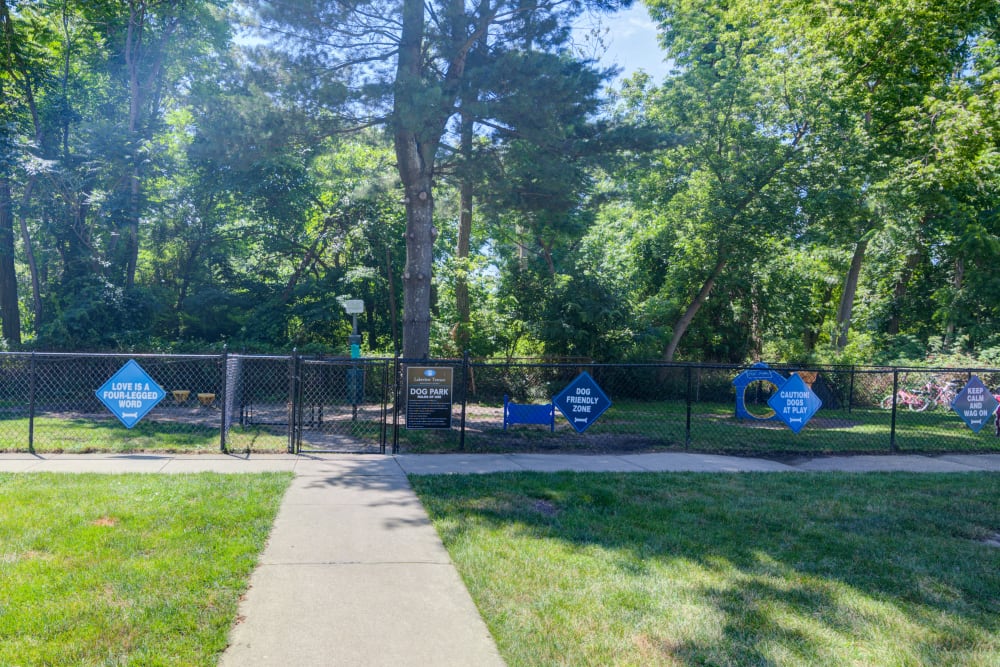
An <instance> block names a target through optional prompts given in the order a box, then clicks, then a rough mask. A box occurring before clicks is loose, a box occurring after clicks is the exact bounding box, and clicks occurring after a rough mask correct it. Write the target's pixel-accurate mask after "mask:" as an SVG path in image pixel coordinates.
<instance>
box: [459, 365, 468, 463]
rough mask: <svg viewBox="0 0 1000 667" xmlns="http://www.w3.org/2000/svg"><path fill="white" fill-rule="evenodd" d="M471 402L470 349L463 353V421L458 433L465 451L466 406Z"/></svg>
mask: <svg viewBox="0 0 1000 667" xmlns="http://www.w3.org/2000/svg"><path fill="white" fill-rule="evenodd" d="M468 402H469V351H468V350H466V351H465V352H463V353H462V421H461V426H460V429H459V434H458V449H459V451H463V452H464V451H465V406H466V403H468Z"/></svg>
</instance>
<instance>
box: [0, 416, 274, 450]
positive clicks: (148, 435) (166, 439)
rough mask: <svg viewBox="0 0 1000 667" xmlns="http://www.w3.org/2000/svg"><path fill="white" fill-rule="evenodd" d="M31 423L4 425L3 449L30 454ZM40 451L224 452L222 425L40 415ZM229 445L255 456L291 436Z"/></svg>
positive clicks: (262, 436) (265, 434) (252, 434)
mask: <svg viewBox="0 0 1000 667" xmlns="http://www.w3.org/2000/svg"><path fill="white" fill-rule="evenodd" d="M28 429H29V425H28V419H27V418H23V419H5V420H2V421H0V451H7V452H23V451H27V450H28ZM34 429H35V433H34V449H35V451H36V452H41V453H52V452H66V453H89V452H115V453H127V452H141V451H158V452H177V453H185V452H188V453H195V452H217V451H219V450H220V449H221V442H220V438H219V426H217V425H212V426H208V425H205V424H197V423H194V424H192V423H185V422H178V421H155V420H145V421H141V422H139V423H138V424H136V425H135V426H133V427H132V428H130V429H129V428H125V427H124V426H123V425H122V424H121V423H120V422H118V420H116V419H114V418H113V417H108V418H105V419H83V418H66V419H59V418H53V417H36V418H35V420H34ZM227 447H228V448H231V449H234V450H246V449H252V450H253V451H256V452H283V451H287V449H288V437H287V435H285V434H284V433H275V431H274V430H273V429H268V428H267V427H253V426H250V427H241V426H234V427H232V428H231V429H230V431H229V435H228V438H227Z"/></svg>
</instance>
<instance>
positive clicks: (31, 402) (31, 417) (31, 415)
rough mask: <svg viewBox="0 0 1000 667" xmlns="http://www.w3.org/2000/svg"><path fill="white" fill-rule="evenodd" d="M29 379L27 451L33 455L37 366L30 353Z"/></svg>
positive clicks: (33, 356)
mask: <svg viewBox="0 0 1000 667" xmlns="http://www.w3.org/2000/svg"><path fill="white" fill-rule="evenodd" d="M30 373H31V377H30V378H29V380H28V382H29V389H28V394H29V396H28V451H29V452H30V453H32V454H34V453H35V392H36V390H37V387H38V378H37V377H36V373H37V366H36V365H35V353H34V352H32V353H31V371H30Z"/></svg>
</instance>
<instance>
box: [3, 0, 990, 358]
mask: <svg viewBox="0 0 1000 667" xmlns="http://www.w3.org/2000/svg"><path fill="white" fill-rule="evenodd" d="M404 4H405V3H404ZM446 4H447V3H446ZM615 4H616V3H607V2H595V3H590V5H591V6H593V7H596V8H598V9H607V8H609V7H613V6H614V5H615ZM407 6H409V5H407ZM442 6H444V5H442ZM447 6H448V7H452V6H453V5H452V4H447ZM648 6H649V9H650V12H651V15H652V16H653V17H654V19H655V20H656V21H657V23H658V24H659V26H660V28H661V44H662V48H663V51H664V53H663V55H664V57H665V58H667V59H669V62H671V63H672V66H673V69H672V72H671V73H670V74H669V75H668V76H667V77H666V78H665V80H663V81H660V82H657V81H652V80H650V79H649V77H646V76H645V75H642V74H641V73H640V74H638V75H635V76H633V77H632V78H631V79H629V80H626V81H625V82H623V83H622V85H621V87H620V88H621V89H620V90H617V91H613V90H612V91H602V87H603V86H606V85H607V83H608V81H609V78H608V77H609V72H606V71H602V70H600V69H599V68H598V67H597V66H596V64H595V63H594V62H593V61H592V60H588V59H587V58H585V57H584V56H582V55H581V54H580V53H579V52H578V51H576V50H574V47H573V44H572V42H571V41H570V40H569V39H568V33H567V32H566V28H567V26H568V25H569V21H571V20H572V19H573V17H574V16H575V15H576V14H577V13H578V12H579V11H580V10H581V9H582V8H583V7H584V4H583V3H568V4H564V3H548V4H546V3H538V8H536V10H533V11H538V12H542V13H538V14H533V16H535V17H536V18H538V19H539V20H537V21H534V20H525V15H524V14H523V13H521V12H517V11H513V12H512V13H509V14H508V13H506V12H508V10H509V9H510V7H509V6H508V4H505V3H500V2H497V3H493V4H491V3H479V4H469V5H465V6H463V5H462V3H459V5H455V6H454V7H453V9H455V13H449V12H450V11H451V10H449V11H448V12H445V11H443V10H442V11H441V12H437V11H435V12H428V14H427V15H426V16H425V17H424V19H423V24H422V25H423V26H424V28H423V30H424V32H423V33H421V39H423V40H425V41H424V43H425V44H426V45H427V46H426V49H425V56H426V58H427V60H426V61H421V63H420V65H419V66H420V67H422V68H424V69H423V70H420V71H421V72H423V73H422V74H420V76H419V77H417V78H416V79H414V80H413V81H412V82H411V84H412V85H411V84H406V85H405V86H404V85H403V84H402V83H400V82H401V81H402V79H400V77H401V76H402V73H401V72H400V71H399V70H398V68H397V67H396V64H397V61H396V59H395V58H396V53H397V52H398V50H399V49H397V48H396V47H398V46H400V44H402V42H401V41H400V40H401V34H402V33H398V31H396V30H395V29H393V30H389V29H386V30H372V31H369V32H367V33H365V32H357V31H353V32H352V31H351V30H348V28H347V26H350V25H360V24H358V21H361V22H362V23H363V22H364V21H366V20H372V21H374V20H376V19H378V20H379V21H380V22H381V23H380V25H389V26H391V25H393V24H394V21H393V17H395V16H396V14H394V12H401V11H403V10H402V9H400V8H397V7H395V6H390V5H385V6H382V5H379V4H378V3H377V2H367V3H362V2H356V3H315V10H307V9H306V8H305V7H306V5H303V4H301V3H299V4H296V3H275V2H269V3H258V2H240V1H236V0H183V1H181V2H156V1H154V0H100V1H94V0H87V1H83V0H58V1H45V2H42V1H41V0H0V316H2V323H3V331H2V334H3V338H4V340H5V341H6V344H7V345H8V346H9V347H10V348H12V349H16V348H19V347H22V346H28V347H32V348H36V349H74V350H81V349H91V350H93V349H192V350H205V349H207V348H210V347H218V346H221V344H223V343H228V344H229V345H230V347H231V348H234V349H242V348H246V349H250V350H260V351H268V350H282V351H287V350H288V349H290V348H291V347H299V348H300V349H306V350H310V349H312V350H316V351H330V352H339V351H343V350H344V348H345V343H346V335H347V333H348V332H349V330H350V322H349V320H348V318H347V317H346V316H345V315H344V313H343V310H342V309H341V308H340V306H339V305H338V303H337V300H336V298H337V297H350V298H355V299H359V298H360V299H364V301H365V306H366V312H365V313H364V314H363V315H362V316H361V317H360V325H361V329H362V332H363V333H364V334H365V341H364V343H365V345H364V347H365V350H366V352H369V353H391V352H393V351H395V350H398V349H400V347H401V345H402V343H403V337H404V330H405V327H404V322H405V321H407V320H406V317H407V313H406V312H405V310H406V308H407V307H408V308H410V309H413V308H414V306H413V303H415V302H413V301H406V300H405V299H404V296H405V295H410V293H411V292H412V290H413V285H412V284H413V283H415V282H419V281H420V280H426V277H425V278H424V279H420V277H419V275H417V274H421V275H422V272H421V271H413V272H411V271H408V270H407V267H408V266H416V264H414V263H413V262H414V261H415V260H414V258H413V256H412V251H413V249H412V247H409V245H410V242H411V241H412V238H413V234H414V232H413V230H414V227H413V224H414V216H415V215H416V214H415V213H414V210H413V209H414V206H415V205H416V201H417V200H418V199H420V197H419V193H420V192H423V191H425V190H422V188H425V187H428V186H427V184H428V183H430V187H432V188H433V192H432V196H430V198H429V199H428V200H427V201H429V202H431V204H428V206H427V207H425V208H427V209H428V210H424V211H422V212H418V213H419V215H417V217H418V218H419V221H420V222H421V224H422V225H424V227H421V229H422V230H423V231H421V232H420V233H421V234H428V235H430V236H429V237H428V238H431V239H432V245H433V280H432V282H431V290H430V293H429V308H430V313H429V314H430V318H431V329H430V353H431V354H458V353H460V352H461V350H463V349H469V350H471V351H472V352H473V353H474V354H476V355H480V356H528V355H560V356H573V357H590V358H596V359H601V360H612V359H655V358H664V359H693V360H699V359H702V360H719V361H743V360H746V359H751V358H760V357H763V358H766V359H769V360H807V359H818V360H825V361H833V360H838V361H839V360H845V361H868V362H873V361H875V362H886V361H892V360H897V359H907V360H911V361H912V360H919V359H925V358H928V357H930V356H936V357H937V360H940V359H941V357H942V355H950V356H951V357H952V358H953V359H955V360H956V361H960V362H962V363H968V362H971V361H973V360H975V361H981V362H985V363H1000V334H998V333H997V332H998V331H1000V327H998V323H1000V272H998V271H996V269H995V267H996V266H997V261H998V260H1000V209H998V208H997V202H998V201H1000V46H998V38H1000V35H998V31H1000V27H998V26H1000V9H998V6H997V4H996V3H995V2H993V1H992V0H944V1H942V0H935V1H933V2H932V1H931V0H912V1H910V2H906V3H888V4H887V3H883V2H876V1H875V0H865V1H864V2H853V3H846V2H838V1H834V0H829V1H823V2H803V1H802V0H765V1H764V2H758V1H755V2H750V1H749V0H733V1H730V2H722V3H719V2H709V1H708V0H650V1H649V2H648ZM295 7H298V9H297V10H295V11H292V9H294V8H295ZM373 7H381V10H380V11H381V13H380V14H377V15H376V14H373V13H371V12H366V8H367V9H371V8H373ZM491 8H492V9H491ZM459 9H460V10H461V11H459ZM279 10H280V11H279ZM383 10H384V11H383ZM275 12H277V13H275ZM387 18H388V19H389V20H386V19H387ZM542 19H544V20H542ZM352 21H353V22H354V23H351V22H352ZM250 26H258V27H260V28H263V29H264V31H263V32H256V33H255V32H250ZM338 31H339V32H338ZM463 31H464V32H463ZM359 34H368V35H370V38H367V41H365V42H364V44H360V43H355V44H354V45H353V46H354V48H352V49H345V45H348V44H349V42H347V41H345V40H349V39H354V38H356V37H357V35H359ZM463 36H464V37H463ZM460 38H461V39H460ZM306 44H308V45H310V46H309V47H308V48H305V47H304V46H303V45H306ZM362 47H363V48H362ZM459 64H460V65H461V68H462V71H461V73H456V72H457V70H456V71H455V72H452V71H451V70H450V69H449V68H457V67H458V66H459ZM416 66H417V65H416V64H414V67H416ZM414 71H417V70H416V69H415V70H414ZM452 74H454V76H452ZM421 119H424V120H426V122H427V123H429V124H431V125H434V127H433V128H430V127H429V125H428V128H424V129H421V128H420V124H421V123H422V122H423V121H422V120H421ZM431 121H433V122H431ZM404 130H405V131H404ZM424 130H426V132H425V134H426V136H424V134H421V133H422V132H424ZM407 133H408V134H407ZM403 134H406V136H409V137H410V138H411V139H413V138H414V137H416V139H415V140H414V141H416V144H417V145H419V146H420V147H421V148H420V150H423V151H424V153H423V154H422V157H421V159H422V160H424V162H425V163H427V161H428V160H430V161H432V162H433V164H430V166H429V167H428V168H427V169H423V171H420V174H418V175H417V176H419V178H418V177H417V176H413V178H414V179H416V180H413V181H412V182H410V181H409V180H408V179H409V178H410V176H412V174H410V175H408V173H407V171H406V170H405V169H403V167H402V166H401V161H402V160H405V159H408V158H405V155H404V153H405V152H406V151H404V150H402V149H401V146H402V143H401V142H403V143H405V141H403V139H401V136H402V135H403ZM407 141H409V140H407ZM428 145H433V146H434V147H435V148H434V151H432V152H431V153H427V146H428ZM425 167H427V164H425ZM411 191H412V192H411ZM414 193H416V194H414ZM421 201H422V200H421ZM431 210H432V211H433V218H431ZM420 216H423V217H420ZM432 220H433V226H432V227H431V226H430V224H431V221H432ZM427 256H428V255H423V257H424V258H426V257H427ZM421 261H423V260H421ZM407 281H409V283H410V284H407ZM407 298H409V296H407ZM406 304H410V305H408V306H407V305H406ZM404 306H405V307H404ZM416 317H418V318H419V317H420V315H419V314H417V315H416Z"/></svg>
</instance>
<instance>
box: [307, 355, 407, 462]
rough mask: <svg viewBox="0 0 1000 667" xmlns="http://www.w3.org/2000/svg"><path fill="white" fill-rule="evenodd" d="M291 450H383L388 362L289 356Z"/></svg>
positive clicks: (353, 451) (370, 451) (372, 452)
mask: <svg viewBox="0 0 1000 667" xmlns="http://www.w3.org/2000/svg"><path fill="white" fill-rule="evenodd" d="M293 364H294V366H295V367H294V370H293V374H292V385H293V392H294V395H295V400H294V401H293V405H294V406H295V407H294V409H293V415H292V420H293V424H294V428H292V429H291V441H292V451H294V452H296V453H303V452H350V453H359V454H385V445H386V435H387V427H386V422H387V415H388V402H389V394H390V390H391V372H390V371H391V368H392V364H391V363H390V362H388V361H386V360H384V359H302V358H297V359H294V360H293Z"/></svg>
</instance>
